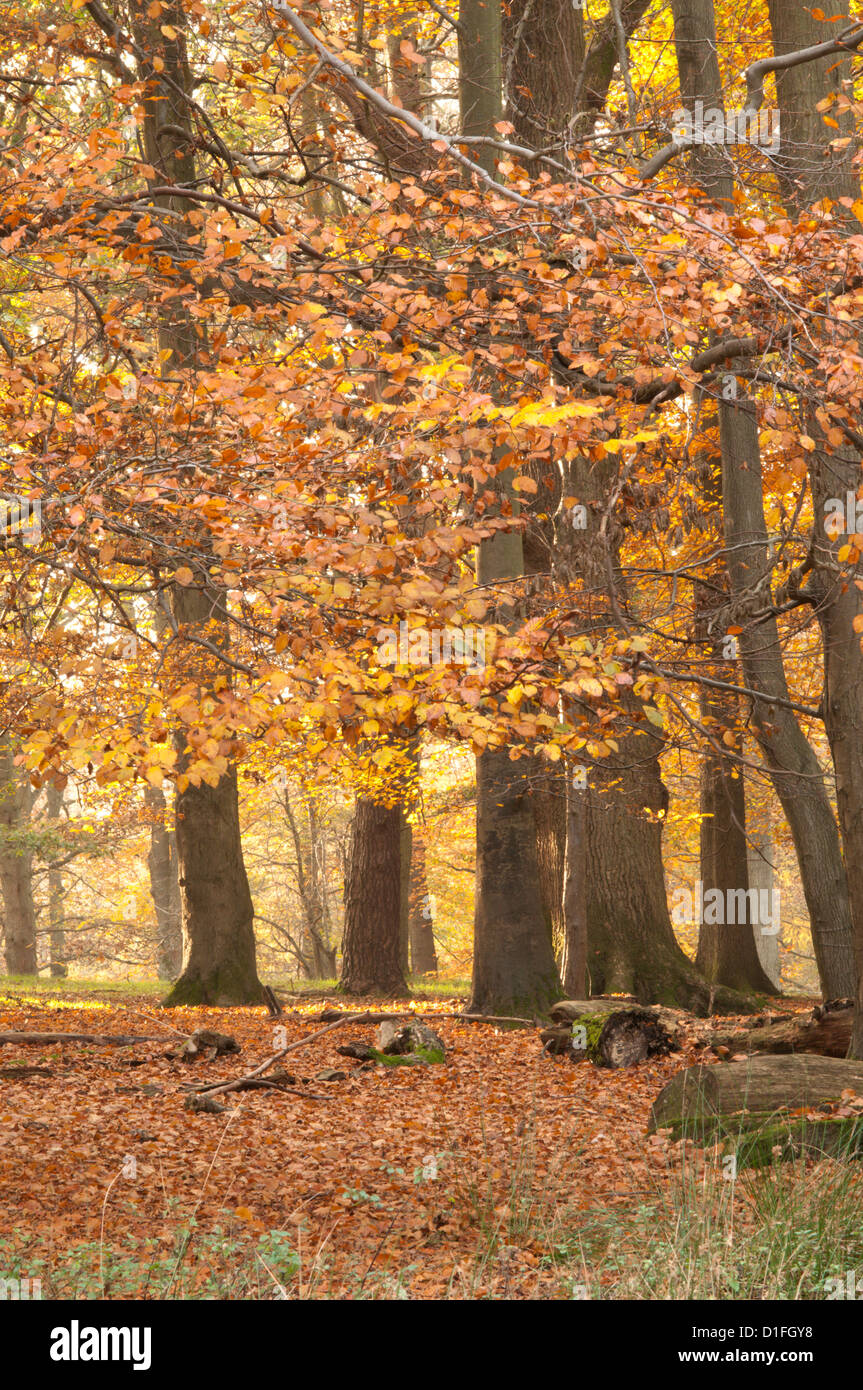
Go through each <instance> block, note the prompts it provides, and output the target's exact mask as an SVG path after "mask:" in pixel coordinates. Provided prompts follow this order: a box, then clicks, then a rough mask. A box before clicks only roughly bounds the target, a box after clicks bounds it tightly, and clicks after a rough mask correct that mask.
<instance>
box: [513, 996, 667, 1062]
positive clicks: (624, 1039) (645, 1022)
mask: <svg viewBox="0 0 863 1390" xmlns="http://www.w3.org/2000/svg"><path fill="white" fill-rule="evenodd" d="M566 1002H567V1004H568V1005H569V1004H570V1003H571V1002H572V1003H574V1002H575V1001H566ZM559 1012H560V1008H559V1006H557V1007H556V1008H555V1009H553V1010H552V1014H558V1013H559ZM540 1038H541V1039H542V1042H543V1050H544V1051H547V1052H554V1053H558V1054H559V1053H567V1054H569V1055H571V1056H572V1057H573V1058H574V1059H576V1060H582V1061H588V1062H594V1063H596V1065H597V1066H601V1067H611V1068H613V1069H615V1070H620V1069H621V1068H623V1067H633V1066H635V1065H636V1063H637V1062H643V1061H644V1060H645V1058H646V1057H652V1056H654V1055H660V1056H661V1055H664V1054H665V1053H668V1052H671V1051H673V1050H674V1049H675V1048H676V1046H677V1044H676V1043H675V1041H674V1038H673V1036H672V1034H671V1033H669V1032H668V1031H667V1029H666V1028H665V1027H664V1025H663V1024H662V1022H661V1020H660V1018H659V1016H658V1015H657V1014H656V1013H655V1012H654V1011H653V1010H651V1009H639V1008H635V1007H630V1008H623V1009H619V1008H614V1007H609V1006H608V1005H606V1007H605V1010H604V1011H597V1010H596V1009H592V1008H591V1009H588V1010H587V1011H586V1012H585V1013H575V1014H572V1015H571V1016H570V1017H568V1018H567V1020H566V1021H565V1022H559V1023H557V1024H555V1025H553V1026H552V1027H551V1028H544V1029H543V1030H542V1032H541V1033H540Z"/></svg>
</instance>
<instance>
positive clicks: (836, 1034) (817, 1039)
mask: <svg viewBox="0 0 863 1390" xmlns="http://www.w3.org/2000/svg"><path fill="white" fill-rule="evenodd" d="M853 1017H854V1001H853V1000H852V999H835V1000H833V1001H831V1002H830V1003H828V1004H822V1005H820V1006H819V1007H818V1008H817V1009H814V1010H813V1011H812V1013H811V1014H810V1015H809V1017H808V1018H801V1017H800V1016H799V1015H798V1016H797V1017H796V1018H785V1019H783V1020H782V1022H779V1023H770V1024H767V1025H765V1026H762V1027H759V1026H758V1025H757V1021H756V1023H755V1024H754V1025H750V1026H749V1027H747V1028H740V1029H737V1030H736V1031H734V1032H720V1033H713V1034H711V1036H710V1038H709V1046H710V1048H711V1051H713V1052H715V1053H716V1055H717V1057H731V1056H734V1054H735V1053H739V1052H747V1053H750V1052H763V1053H768V1054H770V1055H771V1056H776V1057H783V1056H790V1055H792V1054H794V1053H799V1052H805V1053H811V1054H813V1055H817V1056H820V1057H845V1056H846V1055H847V1052H848V1047H849V1044H850V1042H851V1024H852V1021H853Z"/></svg>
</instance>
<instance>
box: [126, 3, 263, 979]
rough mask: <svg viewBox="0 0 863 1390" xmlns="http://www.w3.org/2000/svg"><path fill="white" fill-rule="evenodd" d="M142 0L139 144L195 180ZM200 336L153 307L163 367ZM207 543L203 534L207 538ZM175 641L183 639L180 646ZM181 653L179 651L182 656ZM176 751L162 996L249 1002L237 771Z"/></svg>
mask: <svg viewBox="0 0 863 1390" xmlns="http://www.w3.org/2000/svg"><path fill="white" fill-rule="evenodd" d="M151 9H152V7H150V8H147V7H146V6H145V4H144V3H143V0H134V3H133V5H132V23H133V31H134V35H135V39H136V41H137V43H138V45H139V58H138V62H139V74H140V78H141V80H142V81H143V82H145V83H146V84H147V92H146V99H145V101H144V113H145V114H144V144H145V148H146V152H147V157H148V159H149V161H150V163H151V164H152V166H153V170H154V173H153V176H152V177H153V179H154V180H155V181H156V183H157V184H160V183H164V182H165V181H167V182H168V183H169V184H174V185H177V184H180V185H181V184H184V183H189V182H193V181H194V179H195V157H194V151H195V143H196V137H195V131H194V129H193V125H192V120H191V115H190V107H189V100H190V98H191V93H192V90H193V81H192V75H191V72H190V70H189V64H188V58H187V51H186V37H185V15H184V12H183V10H182V8H181V7H180V6H179V5H169V4H164V5H163V6H162V8H161V12H160V14H159V15H154V14H153V13H151ZM157 196H158V199H159V201H160V203H161V204H162V205H164V206H165V207H166V208H167V209H169V210H170V211H171V212H172V213H173V214H174V215H175V216H178V217H180V218H182V217H183V216H184V215H185V213H186V212H187V210H188V208H187V200H185V199H183V198H182V197H179V196H172V195H167V194H165V195H163V194H159V195H157ZM199 342H200V340H199V338H198V335H197V330H196V323H195V319H194V317H193V316H192V315H191V314H190V313H189V311H188V309H187V308H186V306H185V305H184V304H183V303H182V301H180V300H178V299H177V297H176V296H173V297H171V298H170V299H169V300H168V301H167V303H166V304H163V306H162V308H161V311H160V323H159V344H160V348H161V351H162V353H163V355H164V363H163V370H164V371H165V372H166V373H169V374H170V373H177V372H190V371H192V370H193V369H194V367H195V365H196V362H197V357H198V351H199ZM205 544H206V542H204V546H205ZM171 606H172V610H173V617H174V622H175V624H176V626H177V629H178V631H179V632H180V633H181V635H182V632H183V629H186V630H189V629H197V635H200V634H201V633H202V632H203V630H204V629H205V628H207V627H208V626H209V628H210V633H209V637H210V640H211V641H212V643H213V645H214V646H215V647H217V648H218V647H222V648H225V647H226V646H227V641H228V627H227V610H226V607H225V599H224V594H223V593H221V592H217V591H216V590H215V589H213V588H211V587H210V586H209V585H189V586H188V587H187V586H184V585H182V584H179V583H174V584H172V586H171ZM181 650H182V646H181ZM186 655H187V653H186V652H184V653H183V656H184V657H185V656H186ZM189 674H191V675H192V677H193V678H195V679H197V680H198V682H199V686H200V691H201V694H202V695H203V694H204V691H205V688H206V687H207V686H209V685H210V684H211V682H212V681H213V679H214V678H215V676H216V675H217V674H223V668H221V666H220V662H219V658H218V655H217V654H216V653H213V654H212V655H208V656H202V659H201V661H200V662H199V663H198V666H197V668H196V669H195V670H194V671H192V672H191V673H187V678H188V675H189ZM175 742H176V744H177V748H178V752H179V754H180V757H179V761H178V764H177V770H178V772H179V774H180V777H181V781H180V782H178V787H177V798H176V803H175V816H176V824H177V830H176V837H177V861H178V866H179V880H180V889H181V901H182V916H183V971H182V974H181V976H180V978H179V979H178V980H177V982H176V984H175V985H174V988H173V989H172V990H171V992H170V994H169V995H168V998H167V999H166V1000H165V1003H166V1004H168V1005H176V1004H251V1003H258V1002H259V1001H260V999H261V984H260V981H259V980H258V976H257V969H256V965H255V938H254V932H253V927H252V921H253V908H252V899H251V894H250V892H249V882H248V878H247V877H246V868H245V864H244V862H243V849H242V842H241V838H240V815H239V800H238V791H237V774H236V769H235V768H234V767H229V768H228V769H227V771H226V772H225V773H224V774H223V775H222V777H221V779H220V781H219V783H218V785H217V786H215V787H213V786H209V785H208V784H207V783H206V782H201V784H200V785H199V786H194V785H193V784H191V783H188V784H184V781H185V779H184V778H183V774H184V773H185V771H186V769H187V768H188V766H189V764H190V762H191V756H192V755H191V750H190V749H189V748H188V747H187V746H186V738H185V734H184V733H182V732H178V734H177V735H176V737H175Z"/></svg>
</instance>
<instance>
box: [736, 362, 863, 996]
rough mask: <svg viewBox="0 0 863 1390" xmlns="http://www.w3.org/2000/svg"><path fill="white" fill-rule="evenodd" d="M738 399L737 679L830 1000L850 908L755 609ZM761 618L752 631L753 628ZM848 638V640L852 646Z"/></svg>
mask: <svg viewBox="0 0 863 1390" xmlns="http://www.w3.org/2000/svg"><path fill="white" fill-rule="evenodd" d="M737 392H738V398H737V400H736V401H734V402H726V401H723V402H722V403H721V405H720V408H719V429H720V439H721V447H722V491H723V497H724V525H725V543H726V548H727V552H728V573H729V577H730V580H731V591H732V594H733V595H734V596H735V602H734V605H733V607H732V608H731V610H730V614H729V622H730V621H731V620H732V619H733V620H734V623H735V625H736V626H738V627H740V628H741V632H740V634H739V637H738V642H739V644H740V653H741V660H742V666H743V676H744V681H745V684H746V685H747V686H749V688H750V689H752V690H758V691H763V693H764V699H763V700H760V699H759V700H753V702H752V720H753V724H754V728H755V732H756V735H757V737H758V743H759V746H760V748H761V750H762V753H763V755H764V760H765V762H766V764H767V767H768V770H769V772H770V776H771V781H772V783H773V787H774V790H775V792H776V795H777V796H778V798H779V801H780V803H781V805H782V809H783V811H784V812H785V815H786V818H787V820H788V824H789V826H790V828H791V835H792V838H793V840H794V848H795V851H796V854H797V863H798V867H799V870H800V881H801V884H802V886H803V894H804V897H805V899H806V906H807V909H808V911H809V921H810V927H811V931H812V944H813V948H814V951H815V959H816V962H817V965H818V974H819V977H820V980H821V989H822V992H823V994H824V996H825V998H827V999H836V998H843V997H844V996H846V995H849V994H852V993H853V991H854V959H853V950H852V939H851V906H850V902H849V897H848V884H847V880H846V876H845V865H844V863H843V860H842V851H841V847H840V842H839V831H838V827H837V825H836V818H835V816H834V814H833V808H832V807H831V805H830V800H829V797H828V795H827V789H826V786H825V783H824V774H823V772H822V770H821V766H820V764H819V762H818V758H817V757H816V755H815V752H814V750H813V748H812V746H811V744H810V743H809V740H808V739H807V738H806V736H805V735H804V733H803V731H802V729H801V728H800V725H799V723H798V721H797V718H796V716H795V714H794V712H793V710H789V709H786V708H785V707H784V705H781V704H779V703H777V701H787V700H788V684H787V681H786V679H785V666H784V661H783V657H782V647H781V645H780V640H779V629H778V626H777V623H776V619H775V618H773V617H768V618H767V619H766V620H765V618H764V616H763V613H762V612H760V610H763V608H764V600H765V596H770V594H771V588H770V574H771V564H770V555H769V549H768V543H767V526H766V522H765V519H764V499H763V491H762V488H763V484H762V476H761V455H760V449H759V443H758V421H757V418H756V415H755V409H754V406H753V403H752V402H751V401H749V400H747V399H746V397H745V394H744V390H743V385H742V383H741V382H738V383H737ZM755 609H757V610H759V621H758V623H757V625H755V624H753V623H752V622H751V614H752V612H753V610H755ZM852 640H853V638H852Z"/></svg>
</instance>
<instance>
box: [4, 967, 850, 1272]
mask: <svg viewBox="0 0 863 1390" xmlns="http://www.w3.org/2000/svg"><path fill="white" fill-rule="evenodd" d="M810 1002H811V1001H810ZM157 1004H158V998H157V994H156V992H155V991H153V993H152V995H147V994H146V993H143V992H141V991H139V990H136V991H134V992H129V993H128V994H117V993H116V992H112V994H111V996H110V999H106V998H105V996H104V994H103V993H101V992H99V993H96V992H91V993H87V994H81V993H77V992H74V991H73V989H72V988H71V987H70V988H69V989H55V990H52V991H51V992H50V995H48V994H47V993H37V992H31V993H27V991H26V989H21V988H13V987H10V988H9V989H8V990H4V989H3V988H2V987H0V1031H11V1030H21V1031H29V1032H48V1031H51V1032H66V1033H72V1032H87V1033H97V1034H108V1033H114V1034H116V1033H123V1034H128V1033H135V1034H152V1035H156V1036H157V1037H159V1038H160V1039H162V1040H161V1041H158V1042H145V1043H137V1044H134V1045H132V1046H127V1047H115V1046H106V1045H93V1046H91V1045H87V1044H81V1043H72V1042H69V1043H63V1044H47V1045H44V1044H43V1045H38V1046H34V1045H26V1046H23V1045H18V1044H6V1045H4V1046H3V1047H2V1048H0V1067H3V1068H7V1067H10V1066H14V1065H26V1066H39V1067H45V1068H49V1069H50V1071H51V1075H49V1076H44V1075H36V1076H32V1077H30V1078H27V1079H17V1078H15V1079H13V1080H9V1079H0V1278H11V1277H19V1278H28V1277H29V1278H39V1279H41V1281H42V1296H43V1297H61V1298H68V1297H76V1298H95V1299H99V1298H104V1297H108V1298H120V1299H122V1298H134V1297H148V1298H165V1297H167V1298H246V1299H256V1298H261V1299H263V1298H280V1297H286V1296H287V1297H291V1298H294V1297H300V1298H325V1299H326V1298H411V1299H440V1298H456V1299H465V1298H467V1299H475V1298H528V1299H532V1298H573V1297H576V1298H579V1297H589V1298H597V1297H601V1298H609V1297H610V1298H616V1297H617V1298H619V1297H648V1298H688V1297H713V1296H718V1297H731V1298H734V1297H738V1298H746V1297H759V1296H765V1297H767V1296H772V1297H815V1296H819V1295H818V1289H819V1288H821V1287H823V1281H824V1279H825V1278H826V1277H828V1276H830V1275H836V1274H841V1273H842V1272H843V1271H844V1270H845V1269H847V1268H853V1267H854V1263H855V1261H856V1263H857V1264H858V1266H859V1265H860V1264H861V1262H863V1233H861V1231H860V1223H859V1209H860V1198H861V1195H863V1189H861V1187H860V1186H859V1182H860V1179H859V1178H858V1171H857V1170H858V1167H859V1165H852V1164H844V1165H843V1164H841V1163H838V1162H833V1161H826V1162H823V1163H821V1164H819V1165H817V1173H815V1172H814V1165H812V1164H811V1163H809V1164H808V1165H807V1164H806V1163H803V1162H801V1163H800V1164H784V1165H781V1171H780V1165H776V1166H775V1169H772V1170H770V1171H768V1172H766V1173H765V1172H762V1173H759V1174H752V1175H749V1174H744V1175H741V1177H739V1178H738V1179H737V1180H736V1181H733V1182H726V1181H723V1174H722V1172H721V1170H720V1167H719V1162H718V1156H717V1155H716V1154H712V1153H711V1152H709V1151H705V1152H703V1153H700V1154H698V1153H694V1152H693V1151H689V1150H687V1148H686V1146H684V1145H680V1144H677V1145H672V1144H670V1143H669V1142H668V1140H667V1138H666V1137H664V1136H653V1137H650V1138H648V1137H647V1135H646V1124H647V1118H648V1112H649V1109H650V1105H651V1102H652V1101H653V1099H654V1098H655V1096H656V1094H657V1092H658V1091H659V1090H660V1089H661V1087H662V1086H663V1085H664V1084H665V1083H666V1082H667V1081H668V1080H669V1079H670V1077H671V1076H672V1075H673V1074H674V1073H675V1072H676V1071H678V1070H680V1069H681V1068H682V1067H685V1066H688V1065H691V1064H692V1063H694V1062H697V1061H703V1060H708V1059H709V1054H705V1053H703V1052H700V1051H699V1050H698V1044H699V1042H700V1041H701V1040H702V1039H703V1036H704V1033H705V1031H706V1030H707V1028H708V1027H709V1026H710V1025H708V1024H706V1023H704V1022H703V1021H700V1020H695V1019H691V1020H686V1022H685V1027H684V1029H683V1035H682V1042H683V1046H682V1049H681V1050H680V1051H679V1052H676V1053H673V1054H671V1055H670V1056H667V1057H660V1058H656V1059H651V1060H648V1061H645V1062H642V1063H640V1064H638V1065H637V1066H636V1067H633V1068H630V1069H628V1070H625V1071H609V1070H605V1069H602V1068H599V1067H595V1066H593V1065H592V1064H591V1063H589V1062H578V1063H574V1062H571V1061H569V1060H567V1059H565V1058H550V1057H547V1056H544V1055H542V1053H541V1049H540V1043H539V1039H538V1036H537V1034H536V1032H535V1031H533V1030H528V1029H522V1030H517V1031H506V1032H503V1031H499V1030H498V1029H496V1028H493V1027H491V1026H487V1025H478V1024H470V1023H465V1022H460V1021H456V1020H453V1019H452V1018H446V1017H443V1015H446V1014H452V1013H453V1012H455V1011H457V1010H458V1009H460V1008H461V1007H462V1006H463V1001H462V1000H459V999H449V1000H447V999H441V998H435V999H434V1000H433V1001H426V1002H417V1001H414V1007H416V1010H417V1012H418V1013H419V1014H421V1015H422V1016H425V1017H429V1018H430V1019H433V1026H434V1027H435V1029H436V1031H437V1032H438V1033H439V1034H440V1036H441V1037H442V1038H443V1040H444V1042H445V1044H446V1048H447V1055H446V1061H445V1063H444V1064H442V1065H430V1066H411V1067H384V1066H374V1067H370V1068H367V1069H363V1068H361V1067H360V1066H359V1064H358V1063H356V1062H354V1061H351V1060H348V1059H346V1058H344V1057H342V1056H340V1055H339V1053H338V1052H337V1048H338V1047H339V1046H341V1045H343V1044H345V1043H346V1042H348V1041H357V1042H363V1041H364V1042H371V1041H373V1032H374V1030H373V1028H372V1027H371V1026H368V1025H359V1026H357V1025H351V1026H345V1027H343V1028H340V1029H336V1030H335V1031H333V1032H331V1033H329V1034H327V1035H326V1036H324V1037H321V1038H319V1039H316V1040H315V1041H313V1042H311V1043H310V1044H309V1046H307V1047H304V1048H302V1049H299V1050H297V1051H296V1052H295V1053H293V1054H291V1055H290V1056H288V1057H287V1058H285V1062H284V1065H285V1067H286V1068H287V1069H288V1070H290V1072H292V1073H294V1074H295V1075H296V1077H297V1078H298V1083H297V1090H298V1091H300V1092H301V1091H302V1090H303V1089H304V1087H303V1085H302V1084H301V1079H305V1080H307V1081H308V1082H309V1085H308V1090H309V1092H310V1093H311V1094H309V1095H302V1094H294V1093H279V1092H275V1091H257V1090H256V1091H244V1092H236V1093H229V1094H226V1095H222V1096H220V1098H219V1099H220V1100H221V1101H222V1102H223V1103H224V1104H225V1105H226V1106H227V1109H226V1110H225V1112H224V1113H221V1114H206V1113H203V1114H198V1113H193V1112H191V1111H190V1110H188V1109H186V1108H185V1101H186V1098H187V1095H188V1092H187V1091H186V1090H184V1089H183V1086H184V1084H188V1083H191V1082H199V1081H201V1082H211V1081H216V1080H222V1079H224V1080H231V1079H234V1078H237V1077H239V1076H240V1075H242V1074H244V1073H246V1072H249V1071H251V1070H252V1068H253V1067H255V1066H257V1065H258V1064H259V1063H260V1062H262V1061H263V1060H264V1059H265V1058H266V1057H268V1056H269V1055H271V1054H272V1053H273V1052H274V1051H275V1050H276V1048H277V1047H278V1046H279V1044H280V1039H279V1038H278V1037H277V1035H276V1034H275V1033H274V1029H275V1027H276V1026H279V1025H281V1026H284V1029H285V1032H286V1035H287V1041H288V1042H293V1041H297V1040H299V1039H300V1038H302V1037H305V1036H307V1035H308V1034H310V1033H311V1032H313V1031H315V1028H316V1027H318V1028H319V1027H320V1026H321V1025H320V1023H319V1022H318V1017H319V1015H320V1013H321V1010H322V1009H323V1008H325V1007H327V1006H329V1007H331V1008H344V1007H345V1005H344V1001H343V1000H339V999H338V997H337V996H335V997H334V996H330V997H329V998H322V997H319V998H314V999H302V1000H301V1001H298V1007H296V1008H292V1009H291V1010H290V1011H289V1012H286V1015H285V1017H284V1019H282V1020H279V1021H274V1020H272V1019H271V1018H269V1017H268V1016H267V1015H266V1013H265V1011H264V1010H263V1009H213V1010H208V1009H172V1010H163V1009H160V1008H158V1007H157ZM371 1007H374V1006H371ZM385 1007H386V1008H389V1009H393V1008H396V1007H398V1008H407V1007H409V1006H408V1003H407V1001H402V1002H401V1003H400V1004H398V1005H395V1004H394V1003H393V1001H389V1002H388V1003H387V1005H386V1006H385ZM783 1007H784V1008H788V1007H789V1006H788V1004H787V1003H785V1002H784V1001H783ZM792 1007H795V1008H797V1007H799V1008H800V1009H801V1010H805V1009H806V1008H807V1007H808V1005H807V1002H806V1001H795V1002H794V1004H793V1005H792ZM438 1016H440V1017H438ZM198 1027H208V1028H212V1029H217V1030H219V1031H221V1032H225V1033H231V1034H233V1035H234V1036H235V1037H236V1039H237V1040H238V1042H239V1043H240V1044H241V1046H242V1052H241V1053H240V1054H239V1056H237V1055H232V1056H226V1057H222V1058H219V1059H215V1060H213V1061H206V1060H203V1059H201V1060H199V1061H197V1062H195V1063H194V1064H185V1063H181V1062H179V1061H176V1060H172V1059H171V1058H169V1057H168V1056H166V1055H165V1054H166V1052H167V1051H168V1049H169V1048H171V1047H172V1046H175V1045H176V1044H177V1042H178V1041H179V1038H178V1035H179V1034H182V1035H187V1034H189V1033H191V1032H192V1031H193V1030H194V1029H195V1028H198ZM172 1030H173V1031H172ZM326 1068H335V1069H337V1070H339V1071H344V1072H345V1073H347V1075H346V1077H345V1079H343V1080H332V1079H330V1080H322V1079H318V1074H319V1073H320V1072H321V1071H322V1070H324V1069H326ZM846 1206H847V1208H848V1219H847V1221H846V1220H845V1216H844V1215H843V1213H844V1212H845V1208H846ZM783 1211H785V1212H786V1216H785V1217H783V1216H782V1212H783ZM786 1218H787V1219H786ZM783 1220H785V1221H786V1225H787V1226H788V1228H789V1236H788V1240H786V1241H785V1243H784V1244H782V1243H781V1242H780V1245H781V1249H779V1253H778V1255H777V1249H778V1246H777V1240H778V1236H777V1231H778V1230H779V1229H784V1228H782V1225H781V1223H782V1221H783ZM777 1222H778V1223H779V1225H778V1226H777ZM798 1227H800V1229H801V1231H803V1230H804V1228H805V1231H808V1232H809V1235H805V1233H804V1234H800V1233H799V1232H798V1230H797V1228H798ZM813 1230H814V1231H816V1233H817V1234H818V1239H817V1241H816V1242H815V1244H816V1245H817V1247H818V1248H817V1250H816V1251H815V1252H814V1253H813V1237H812V1234H811V1233H812V1231H813ZM792 1236H793V1239H792ZM798 1236H799V1239H798ZM789 1241H790V1242H791V1243H790V1244H789ZM792 1247H793V1248H792ZM798 1247H799V1248H798ZM858 1247H859V1248H858ZM849 1261H850V1264H849ZM758 1290H760V1292H758ZM821 1296H823V1294H822V1295H821Z"/></svg>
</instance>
